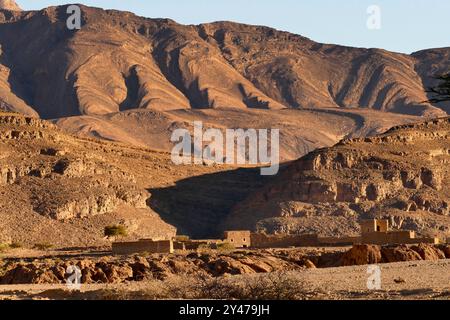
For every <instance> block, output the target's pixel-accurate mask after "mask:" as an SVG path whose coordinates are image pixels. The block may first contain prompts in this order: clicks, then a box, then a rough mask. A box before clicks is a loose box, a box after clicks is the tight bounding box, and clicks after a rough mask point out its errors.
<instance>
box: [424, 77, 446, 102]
mask: <svg viewBox="0 0 450 320" xmlns="http://www.w3.org/2000/svg"><path fill="white" fill-rule="evenodd" d="M436 79H438V80H440V81H441V83H440V84H438V85H437V86H435V87H431V88H428V89H427V92H428V93H431V94H432V95H434V97H432V98H431V99H430V100H429V102H431V103H439V102H444V101H450V73H447V74H444V75H441V76H437V77H436Z"/></svg>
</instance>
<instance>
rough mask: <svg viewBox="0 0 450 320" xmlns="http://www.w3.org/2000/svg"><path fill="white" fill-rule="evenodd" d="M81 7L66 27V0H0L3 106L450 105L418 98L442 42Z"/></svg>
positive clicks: (419, 109) (410, 110) (84, 109)
mask: <svg viewBox="0 0 450 320" xmlns="http://www.w3.org/2000/svg"><path fill="white" fill-rule="evenodd" d="M3 2H4V3H5V1H3ZM6 3H8V2H6ZM13 6H14V4H13ZM6 8H9V7H8V6H7V7H6ZM81 8H82V28H81V30H75V31H71V30H68V28H67V27H66V20H67V18H68V14H67V13H66V6H61V7H50V8H47V9H44V10H41V11H33V12H24V11H7V10H1V11H0V46H1V51H0V93H1V95H0V105H1V107H2V108H3V109H7V110H9V111H20V112H23V113H26V114H28V115H35V116H36V115H39V116H40V117H42V118H46V119H54V118H61V117H67V116H79V115H105V114H110V113H113V112H120V111H124V110H129V109H137V108H140V109H152V110H158V111H164V110H174V109H210V108H216V109H217V108H219V109H220V108H239V109H244V108H257V109H270V110H278V109H285V108H295V109H305V108H330V107H331V108H365V109H375V110H381V111H389V112H395V113H401V114H408V115H419V116H428V117H434V116H443V115H445V114H446V113H447V112H449V111H450V105H449V104H445V103H442V104H436V105H432V104H430V103H426V102H424V101H427V100H428V97H427V96H426V93H425V90H424V88H425V87H426V86H427V85H432V84H433V83H434V80H433V78H432V76H433V75H434V74H437V73H439V72H445V71H448V70H449V69H450V60H449V54H450V48H444V49H432V50H425V51H422V52H418V53H414V54H412V55H406V54H399V53H393V52H388V51H385V50H380V49H360V48H351V47H344V46H338V45H329V44H320V43H317V42H314V41H311V40H309V39H307V38H305V37H302V36H298V35H295V34H291V33H288V32H282V31H277V30H274V29H271V28H268V27H262V26H250V25H243V24H237V23H231V22H217V23H210V24H201V25H181V24H178V23H176V22H174V21H171V20H168V19H146V18H142V17H138V16H135V15H134V14H131V13H128V12H119V11H105V10H101V9H96V8H90V7H84V6H82V7H81ZM274 112H276V111H274Z"/></svg>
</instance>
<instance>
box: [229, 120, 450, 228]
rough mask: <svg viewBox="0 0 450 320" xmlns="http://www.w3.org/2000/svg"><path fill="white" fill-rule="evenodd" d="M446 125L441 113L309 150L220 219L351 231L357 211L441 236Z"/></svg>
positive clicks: (449, 177) (447, 180)
mask: <svg viewBox="0 0 450 320" xmlns="http://www.w3.org/2000/svg"><path fill="white" fill-rule="evenodd" d="M449 133H450V118H448V117H447V118H442V119H436V120H432V121H427V122H424V123H417V124H413V125H404V126H398V127H395V128H393V129H391V130H389V131H388V132H386V133H385V134H381V135H378V136H375V137H370V138H358V139H350V140H344V141H342V142H341V143H339V144H338V145H336V146H335V147H332V148H326V149H321V150H317V151H314V152H311V153H310V154H308V155H307V156H305V157H303V158H301V159H299V160H298V161H295V162H294V163H292V164H290V165H289V166H287V167H286V168H285V170H284V172H282V174H280V176H279V177H277V178H276V179H275V180H274V182H272V183H270V184H269V185H268V186H266V187H264V188H263V189H262V190H260V191H259V192H257V193H254V194H253V195H251V196H250V197H249V198H248V199H246V200H245V201H244V202H242V203H240V204H239V205H238V206H236V207H235V209H234V211H233V212H232V214H231V215H230V217H229V219H228V222H227V223H226V224H225V225H226V227H227V228H250V229H259V230H260V231H267V232H269V233H273V232H289V233H319V234H323V235H325V236H337V235H341V236H345V235H352V234H357V233H358V232H359V230H358V229H357V228H355V227H354V225H355V223H356V222H357V221H359V220H361V219H369V218H386V219H389V220H392V222H393V225H394V227H395V228H397V229H402V228H407V229H409V230H414V231H416V232H417V233H419V234H424V235H429V234H434V235H435V234H440V235H442V236H443V237H446V236H447V237H448V235H449V234H450V211H449V204H450V194H449V189H448V187H447V186H448V185H449V184H450V171H449V169H448V168H449V166H448V164H449V163H450V153H449V152H448V150H449V149H450V138H449V137H450V135H449ZM343 218H346V221H345V220H344V219H343Z"/></svg>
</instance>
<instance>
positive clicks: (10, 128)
mask: <svg viewBox="0 0 450 320" xmlns="http://www.w3.org/2000/svg"><path fill="white" fill-rule="evenodd" d="M0 151H1V152H0V243H5V242H6V243H10V242H14V243H21V244H24V245H35V244H47V243H49V244H52V245H54V246H88V245H101V244H108V243H109V242H108V241H107V239H105V238H104V234H103V230H104V227H105V226H109V225H123V226H125V228H126V230H127V232H128V236H129V237H130V238H133V239H136V238H167V237H171V236H174V235H175V234H176V232H177V231H178V232H179V233H187V232H189V233H190V234H196V233H195V232H197V234H201V235H204V234H205V230H208V231H209V232H211V230H213V232H214V231H215V230H214V228H212V227H211V226H212V225H213V223H214V221H221V220H223V215H224V214H227V213H228V211H229V209H230V208H231V206H232V205H233V204H234V203H236V202H237V201H239V200H242V199H243V198H244V197H245V195H247V194H248V192H251V190H255V188H256V187H258V188H259V187H261V186H262V185H261V183H260V182H259V180H257V178H258V177H259V175H257V174H255V173H256V172H257V171H256V170H253V171H254V173H252V172H250V173H247V172H245V171H244V172H241V173H239V172H237V173H234V171H233V168H232V167H228V168H221V167H217V166H215V167H203V166H199V167H192V166H175V165H174V164H173V163H172V162H171V160H170V154H166V153H160V152H155V151H151V150H148V149H143V148H136V147H130V146H126V145H121V144H116V143H111V142H105V141H100V140H92V139H80V138H77V137H74V136H70V135H67V134H65V133H64V132H62V131H61V130H60V129H58V128H57V127H56V126H55V125H53V124H51V123H49V122H46V121H41V120H38V119H36V118H32V117H25V116H22V115H19V114H12V113H0ZM228 170H231V171H230V172H228ZM210 175H214V176H215V178H214V179H213V180H214V181H215V182H217V181H222V182H221V183H220V185H219V186H214V183H212V181H211V179H209V178H208V176H210ZM196 176H198V178H195V177H196ZM250 177H254V178H253V180H255V181H254V182H252V181H251V179H250ZM241 179H242V180H243V181H247V182H245V183H242V188H239V187H238V185H237V184H238V183H239V180H241ZM188 190H191V192H190V193H189V192H188ZM192 190H197V191H202V190H204V191H206V190H207V191H208V192H207V193H206V192H205V193H202V192H197V193H195V192H192ZM175 197H176V198H177V199H179V201H183V200H184V201H191V202H190V203H191V207H189V206H186V205H185V206H184V209H185V211H184V212H183V213H182V214H181V215H180V216H177V212H178V211H176V212H167V211H165V210H164V208H166V207H167V206H168V204H170V203H172V202H174V201H173V198H175ZM151 208H155V209H156V210H157V211H154V210H152V209H151ZM190 210H192V211H190ZM191 212H195V213H196V214H197V215H194V213H191ZM190 214H191V215H190ZM221 215H222V216H221ZM190 219H195V221H196V223H195V224H192V220H190ZM186 226H188V227H190V229H186V228H187V227H186ZM177 229H178V230H177Z"/></svg>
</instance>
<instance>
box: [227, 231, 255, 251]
mask: <svg viewBox="0 0 450 320" xmlns="http://www.w3.org/2000/svg"><path fill="white" fill-rule="evenodd" d="M223 238H224V239H223V241H224V242H227V243H229V244H231V245H232V246H234V247H235V248H250V246H251V232H250V231H248V230H245V231H243V230H242V231H225V232H224V237H223Z"/></svg>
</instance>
